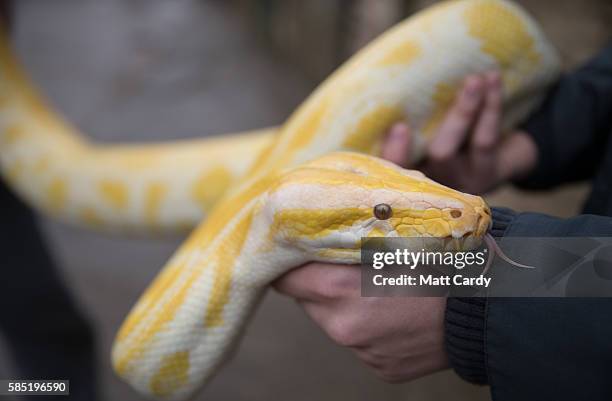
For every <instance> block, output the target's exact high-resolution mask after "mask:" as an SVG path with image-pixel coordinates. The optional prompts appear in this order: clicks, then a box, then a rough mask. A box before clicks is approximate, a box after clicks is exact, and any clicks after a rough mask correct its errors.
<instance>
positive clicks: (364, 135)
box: [342, 105, 404, 153]
mask: <svg viewBox="0 0 612 401" xmlns="http://www.w3.org/2000/svg"><path fill="white" fill-rule="evenodd" d="M403 114H404V113H403V112H402V110H401V109H400V108H399V107H391V106H386V105H382V106H379V107H378V108H375V109H373V110H372V111H370V112H369V113H367V114H366V115H364V116H363V117H361V120H359V122H357V124H356V127H355V128H354V129H353V130H352V131H351V132H350V133H349V134H348V135H347V137H346V138H345V139H344V143H343V144H342V145H343V147H345V148H347V149H350V150H354V151H357V152H363V153H373V152H374V148H375V147H376V146H377V145H380V138H381V137H382V135H384V133H385V130H387V129H388V128H389V127H390V126H391V124H393V123H394V122H396V121H399V120H401V119H402V117H403Z"/></svg>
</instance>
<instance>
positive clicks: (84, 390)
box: [0, 0, 97, 401]
mask: <svg viewBox="0 0 612 401" xmlns="http://www.w3.org/2000/svg"><path fill="white" fill-rule="evenodd" d="M9 3H10V2H9V1H4V0H0V17H2V19H3V22H5V23H7V24H5V25H8V22H9V21H10V18H8V17H9V15H10V13H9V11H10V10H9V8H10V4H9ZM0 219H1V220H0V221H1V222H2V223H0V255H1V260H2V261H1V262H0V266H1V270H0V271H1V274H2V284H1V285H0V332H1V333H2V334H3V335H4V337H5V338H6V340H7V343H8V346H9V350H10V352H11V354H12V356H13V359H14V361H15V366H16V367H17V373H16V377H9V378H3V379H68V380H70V396H68V397H66V396H56V397H51V396H49V397H47V396H44V397H43V398H44V399H45V400H51V399H57V400H75V401H76V400H83V401H95V400H96V399H97V397H96V375H95V373H96V372H95V350H94V345H95V344H94V337H93V333H92V329H91V327H90V324H89V322H88V321H87V319H86V318H85V317H84V316H83V314H82V313H81V311H79V310H78V308H77V306H76V304H75V302H74V300H73V298H72V297H71V295H70V293H69V292H68V290H67V288H66V287H65V286H64V283H63V282H62V279H61V277H60V275H59V273H58V271H57V269H56V267H55V265H54V263H53V260H52V259H51V255H50V253H49V251H48V249H47V247H46V245H45V242H44V239H43V236H42V235H41V232H40V230H39V228H38V225H37V222H36V220H35V218H34V216H33V214H32V212H31V211H30V210H29V209H28V207H27V206H26V205H24V204H23V203H22V202H21V201H20V200H19V199H17V197H16V196H15V195H14V194H13V193H11V192H10V190H9V189H8V188H7V186H6V185H5V183H4V182H3V181H2V180H1V179H0ZM24 399H33V400H40V399H41V397H40V396H31V397H25V398H24Z"/></svg>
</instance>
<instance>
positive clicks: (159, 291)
mask: <svg viewBox="0 0 612 401" xmlns="http://www.w3.org/2000/svg"><path fill="white" fill-rule="evenodd" d="M183 267H184V265H183V264H179V263H172V264H170V265H168V266H167V267H166V268H165V269H164V270H162V272H161V273H160V274H159V275H158V276H157V277H156V278H155V280H154V281H153V282H152V283H151V285H150V286H149V287H148V288H147V290H146V291H145V293H144V294H143V295H142V297H141V299H140V301H139V302H138V304H137V306H136V308H135V309H134V311H132V313H130V314H129V315H128V317H127V319H126V320H125V322H124V323H123V324H122V325H121V328H120V329H119V332H118V333H117V341H123V340H125V339H126V338H127V337H128V336H129V335H130V334H131V333H132V332H134V329H136V327H137V326H138V325H139V324H140V323H141V322H142V321H143V319H144V318H145V317H146V316H147V313H148V312H149V310H151V309H153V307H154V306H155V305H157V304H159V303H160V302H161V300H162V299H163V298H162V295H163V294H164V293H165V292H166V291H167V290H168V289H169V288H170V286H171V285H173V284H174V283H176V282H177V280H178V278H179V276H180V275H181V273H182V270H183Z"/></svg>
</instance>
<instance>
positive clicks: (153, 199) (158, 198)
mask: <svg viewBox="0 0 612 401" xmlns="http://www.w3.org/2000/svg"><path fill="white" fill-rule="evenodd" d="M167 193H168V186H167V185H166V184H164V183H161V182H155V183H152V184H150V185H149V187H148V188H147V191H146V194H145V208H144V212H145V218H146V219H147V223H148V224H149V225H154V224H155V223H156V222H157V218H158V214H159V208H160V206H161V203H162V200H163V199H164V196H166V194H167Z"/></svg>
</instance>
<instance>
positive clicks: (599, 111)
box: [516, 43, 612, 188]
mask: <svg viewBox="0 0 612 401" xmlns="http://www.w3.org/2000/svg"><path fill="white" fill-rule="evenodd" d="M522 128H523V129H524V130H525V131H526V132H528V133H529V134H530V135H531V136H532V138H533V139H534V141H535V143H536V145H537V148H538V155H539V157H538V165H537V167H536V169H535V170H534V171H533V172H532V174H531V175H530V176H529V177H527V178H526V179H525V180H522V181H520V182H517V183H516V184H517V185H519V186H521V187H526V188H548V187H551V186H554V185H558V184H562V183H566V182H570V181H577V180H583V179H586V178H590V177H592V176H593V175H594V172H595V170H596V169H597V166H598V165H599V163H600V161H601V159H602V157H603V151H604V149H605V144H606V141H607V140H608V138H609V136H610V133H611V131H612V43H609V44H608V46H607V47H605V48H604V49H603V50H602V51H601V52H600V53H599V55H597V56H596V57H595V58H594V59H593V60H591V61H590V62H589V63H587V64H586V65H584V66H583V67H582V68H580V69H578V70H577V71H575V72H573V73H571V74H568V75H566V76H564V77H563V78H562V79H561V80H560V81H559V82H558V84H557V85H556V86H555V87H554V88H553V89H552V90H551V91H550V93H549V94H548V96H547V98H546V100H545V101H544V102H543V104H542V106H541V107H540V109H539V110H538V111H536V112H535V113H534V114H533V115H532V116H531V117H530V118H529V119H528V120H527V122H526V123H525V124H524V126H523V127H522Z"/></svg>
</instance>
